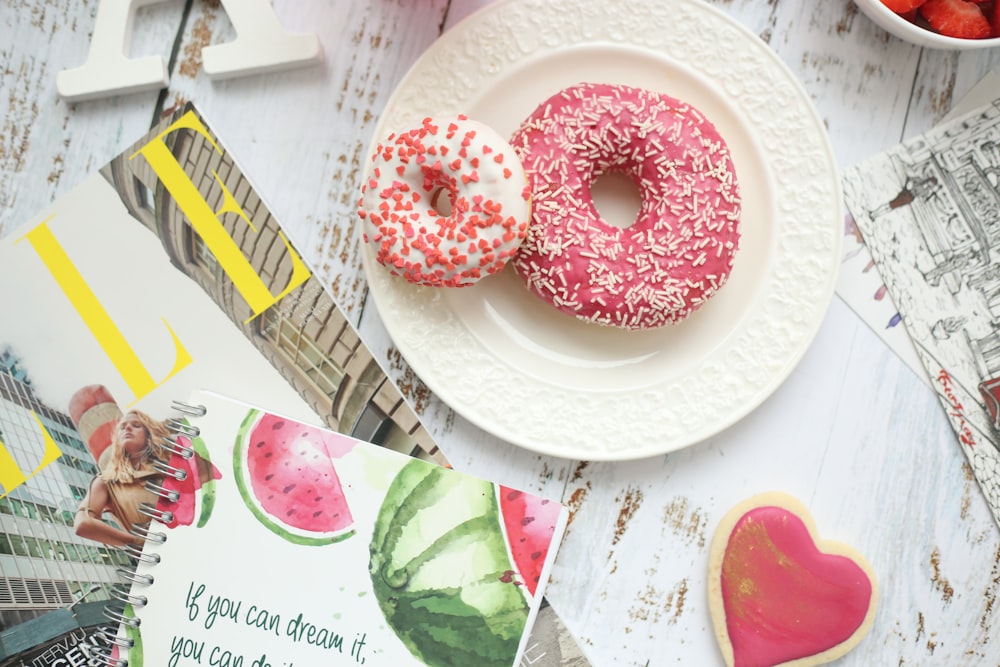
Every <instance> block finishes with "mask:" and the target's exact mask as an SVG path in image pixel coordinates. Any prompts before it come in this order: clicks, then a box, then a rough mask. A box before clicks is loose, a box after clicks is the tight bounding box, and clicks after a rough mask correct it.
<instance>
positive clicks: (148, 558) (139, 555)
mask: <svg viewBox="0 0 1000 667" xmlns="http://www.w3.org/2000/svg"><path fill="white" fill-rule="evenodd" d="M173 409H174V410H175V411H176V412H179V413H180V414H181V415H184V416H189V417H202V416H204V415H205V412H206V410H205V407H204V406H202V405H190V404H188V403H180V402H177V401H174V403H173ZM166 425H167V429H168V430H169V431H170V433H171V435H170V437H166V438H164V439H163V441H162V443H161V444H162V445H163V447H164V449H166V450H167V451H168V452H170V453H171V454H177V455H178V456H180V457H182V458H183V459H185V460H187V459H190V458H191V457H192V456H194V450H193V449H191V448H189V447H185V446H184V445H182V444H180V443H179V442H178V441H177V436H185V437H189V438H194V437H197V436H198V435H199V433H200V431H199V430H198V427H197V426H192V425H190V424H186V423H185V422H184V421H183V420H182V419H177V418H170V419H167V420H166ZM153 467H154V468H155V469H156V470H157V472H160V473H161V474H163V475H165V476H169V477H173V478H174V479H176V480H177V481H179V482H182V481H184V480H185V479H187V471H185V470H182V469H180V468H176V467H174V466H171V465H169V464H168V463H165V462H163V461H154V462H153ZM145 487H146V490H147V491H149V492H151V493H154V494H156V495H157V496H159V497H160V498H161V499H162V500H164V501H166V502H168V503H171V504H174V503H176V502H177V501H178V500H180V494H179V493H178V492H177V491H175V490H171V489H166V488H164V487H163V485H162V484H160V483H158V482H156V481H149V482H146V485H145ZM139 512H140V513H141V514H143V515H144V516H147V517H149V518H150V519H156V520H157V521H160V522H161V523H170V522H172V521H173V518H174V516H173V513H172V512H170V511H169V510H162V509H157V507H156V505H152V504H149V503H141V504H140V505H139ZM129 532H130V533H131V534H132V535H134V536H136V537H138V538H140V539H142V540H143V542H144V543H148V544H150V545H156V544H163V543H164V542H166V541H167V536H166V534H165V533H162V532H159V531H153V530H150V526H149V523H148V522H147V523H142V524H139V523H136V524H133V525H132V527H131V529H130V530H129ZM120 548H121V549H122V551H124V552H125V553H126V554H128V556H129V557H130V558H131V559H132V560H134V561H135V562H136V563H139V562H143V563H148V564H151V565H156V564H157V563H159V562H160V555H159V554H157V553H154V552H151V551H149V550H148V549H141V548H139V547H137V546H135V545H134V544H129V545H126V546H124V547H120ZM117 574H118V576H119V578H121V579H122V580H123V581H124V582H125V583H124V584H123V585H122V586H121V587H120V588H119V587H116V588H113V589H112V590H111V597H113V598H114V601H113V602H109V603H108V604H107V605H105V607H104V617H105V618H107V619H108V620H109V621H111V622H112V623H114V624H115V627H114V629H113V630H101V631H100V632H99V633H98V635H99V636H100V637H101V639H103V640H104V646H102V647H100V648H99V649H98V650H97V651H96V653H97V657H98V658H99V659H100V661H101V662H100V663H99V664H100V665H101V666H102V667H128V660H127V659H122V658H112V657H111V656H112V653H113V652H114V647H115V646H117V647H119V648H121V649H130V648H132V646H133V644H134V642H133V641H132V640H131V639H129V638H128V637H124V636H121V635H119V632H118V631H119V628H120V627H121V626H131V627H133V628H138V627H139V625H140V622H141V621H140V619H138V618H136V617H127V616H125V607H126V606H128V605H132V606H133V607H145V606H146V603H147V602H148V600H147V599H146V596H145V595H141V594H137V593H135V589H136V588H139V587H143V586H150V585H151V584H152V583H153V577H152V575H148V574H139V573H138V572H137V571H136V570H135V569H127V568H118V570H117ZM91 664H93V663H91Z"/></svg>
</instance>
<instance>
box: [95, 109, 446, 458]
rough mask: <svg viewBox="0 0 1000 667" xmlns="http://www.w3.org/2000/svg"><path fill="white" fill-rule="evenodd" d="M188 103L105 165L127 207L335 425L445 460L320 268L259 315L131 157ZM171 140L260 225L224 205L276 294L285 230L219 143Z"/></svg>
mask: <svg viewBox="0 0 1000 667" xmlns="http://www.w3.org/2000/svg"><path fill="white" fill-rule="evenodd" d="M192 110H193V108H192V107H191V106H190V105H186V106H185V107H183V108H181V109H180V110H179V111H178V112H177V113H175V114H173V115H172V116H170V117H168V118H166V119H165V120H164V121H163V122H162V123H161V124H160V126H159V129H157V130H154V131H153V132H151V133H150V134H149V135H147V137H146V138H144V139H143V140H142V141H140V142H138V143H136V144H135V145H134V146H133V147H132V148H131V149H129V150H125V151H123V152H122V153H121V154H119V156H118V157H116V158H115V159H114V160H112V161H111V162H110V163H109V164H108V165H107V166H106V167H105V168H104V169H102V170H101V173H102V174H103V175H104V177H105V178H106V179H107V180H108V181H109V182H110V183H111V185H112V186H113V187H114V189H115V190H116V191H117V192H118V194H119V196H120V197H121V200H122V202H123V204H124V205H125V208H126V209H127V210H128V212H129V214H130V215H131V216H132V217H134V218H135V219H136V220H138V221H139V222H141V223H142V224H143V225H144V226H145V227H147V228H148V229H150V230H151V231H152V232H153V233H155V234H156V235H157V237H159V239H160V241H161V242H162V244H163V247H164V249H165V251H166V252H167V255H168V256H169V258H170V260H171V262H172V263H173V265H174V266H175V267H177V268H178V269H179V270H180V271H182V272H183V273H185V274H186V275H187V276H189V277H190V278H191V279H192V280H194V281H195V282H196V283H197V284H198V285H200V286H201V287H202V288H203V289H204V290H205V292H206V293H207V294H208V295H209V296H210V297H212V299H213V300H214V301H215V302H216V303H217V304H218V306H219V307H220V308H221V309H222V310H223V311H224V312H225V313H226V314H227V315H228V317H229V318H230V319H231V320H232V322H233V324H234V325H235V326H236V327H238V328H239V329H240V330H241V331H242V332H243V333H244V334H245V335H246V337H247V338H248V339H249V340H250V341H251V342H252V343H253V345H254V346H255V347H256V348H257V349H258V350H260V352H261V354H263V355H264V356H265V357H266V358H267V359H268V360H269V361H270V362H271V364H272V365H273V366H274V367H275V368H276V369H277V370H278V371H279V372H280V373H281V374H282V376H283V377H285V378H286V379H287V380H288V382H289V383H290V384H291V385H292V386H293V387H294V388H295V389H296V390H297V391H298V392H299V394H300V395H301V396H302V397H303V398H304V399H305V400H306V401H307V402H308V403H309V404H310V405H311V406H312V408H313V409H314V410H315V411H316V413H317V414H319V415H321V416H322V417H323V419H324V421H325V422H326V424H327V425H328V426H329V427H330V428H332V429H334V430H337V431H340V432H342V433H345V434H347V435H351V436H353V437H356V438H359V439H361V440H367V441H369V442H374V443H376V444H379V445H383V446H386V447H389V448H391V449H394V450H396V451H401V452H404V453H406V454H409V455H412V456H419V457H420V458H431V459H435V460H439V462H442V463H443V462H444V459H443V458H442V457H441V455H440V453H439V451H438V449H437V447H436V445H435V444H434V441H433V440H432V438H431V437H430V434H429V433H428V432H427V431H426V429H425V428H424V427H423V426H422V424H421V423H420V421H419V419H418V417H417V416H416V413H414V411H413V410H412V408H411V407H410V406H409V404H408V403H407V402H406V401H405V399H404V398H403V397H402V395H401V394H400V392H399V390H398V388H397V387H396V386H395V385H394V384H393V383H392V381H391V380H389V378H388V377H387V376H386V374H385V372H384V371H383V369H382V367H381V366H380V365H379V363H378V362H377V361H376V360H375V359H374V357H373V356H372V353H371V351H370V350H369V349H368V347H367V346H366V345H365V343H364V341H362V340H361V338H360V336H359V335H358V332H357V331H356V330H355V328H354V327H353V326H352V325H351V324H350V322H348V321H347V319H346V318H345V316H344V314H343V312H342V311H341V310H340V308H339V307H338V306H337V304H336V303H335V302H334V301H333V300H332V297H331V296H330V295H329V293H328V292H327V291H326V290H324V288H323V286H322V284H321V283H320V281H319V279H318V278H317V277H316V276H315V275H313V276H311V277H310V278H309V279H308V280H307V281H306V282H305V283H304V284H303V285H301V286H300V287H298V288H296V289H295V291H293V292H291V293H290V294H288V295H287V296H285V297H284V298H282V299H281V300H280V301H279V302H278V303H277V304H276V305H275V306H272V307H271V308H269V309H267V310H266V311H264V312H263V313H262V314H261V315H259V316H257V317H253V313H252V311H251V310H250V307H249V306H248V305H247V303H246V301H244V300H243V298H242V297H241V296H240V295H239V293H238V291H237V290H236V289H235V288H234V286H233V283H232V281H231V280H230V279H229V277H228V276H227V275H226V273H225V272H224V271H223V270H222V269H221V268H220V266H219V263H218V262H217V261H216V258H215V257H214V256H213V255H212V253H211V252H210V251H209V249H208V247H207V246H206V244H205V243H204V242H203V241H202V240H201V238H200V236H199V235H198V234H197V233H196V232H195V231H194V229H193V228H192V227H191V225H190V224H189V222H188V221H187V219H186V217H185V215H184V213H183V212H182V211H181V209H180V207H179V206H178V205H177V203H176V202H175V201H174V199H173V197H172V196H171V194H170V193H169V192H168V191H167V189H166V188H165V187H164V185H163V184H162V182H161V181H160V179H159V178H158V177H157V175H156V174H155V173H154V172H153V170H152V168H151V167H150V166H149V164H148V163H147V162H146V160H145V159H144V158H143V157H142V156H137V157H135V158H134V159H130V156H132V155H133V154H134V153H135V152H136V151H138V150H139V148H141V146H142V145H143V144H145V143H146V142H147V141H149V137H152V136H155V135H156V134H157V133H158V132H159V131H161V130H162V129H165V128H166V127H167V125H168V124H169V123H171V122H173V121H174V120H176V118H178V117H180V116H181V115H182V114H183V113H185V112H187V111H192ZM202 122H203V123H204V121H202ZM205 125H206V127H208V125H207V123H205ZM209 131H210V132H211V129H210V128H209ZM213 140H215V138H214V136H213ZM165 141H166V143H167V145H168V146H169V147H170V150H171V152H172V153H173V155H174V156H175V158H176V159H177V161H178V163H180V164H181V165H182V167H183V169H184V171H185V173H186V174H187V176H188V177H189V178H190V179H191V181H192V182H193V183H194V184H195V185H196V186H197V188H198V190H199V192H200V193H201V195H202V197H203V198H204V199H205V200H206V201H207V202H208V204H209V205H210V206H211V207H212V210H213V211H220V210H221V209H222V208H223V197H224V194H225V193H224V190H223V188H222V187H220V186H219V183H222V184H224V186H225V188H226V190H228V192H229V193H231V195H232V197H233V199H235V203H236V204H238V205H239V207H240V208H241V209H242V210H243V211H244V212H245V213H246V215H247V217H248V218H249V219H250V221H251V222H252V224H253V229H254V230H255V231H256V233H254V232H253V231H251V230H250V228H249V226H248V225H247V224H246V221H244V220H243V219H242V218H241V217H240V216H239V215H238V214H236V213H231V212H229V213H222V214H220V215H219V220H220V221H221V222H222V224H223V225H224V226H225V228H226V230H227V231H228V232H229V234H230V236H231V237H232V238H233V240H234V241H235V242H236V243H237V245H238V246H240V249H241V250H242V252H243V254H244V256H245V257H246V258H247V259H248V261H250V263H251V264H252V266H253V267H254V269H255V270H256V272H257V273H258V275H259V276H260V277H261V278H262V279H263V280H264V282H265V283H266V284H267V285H268V287H269V289H270V290H271V293H272V294H278V293H280V292H281V291H282V290H283V289H284V287H285V286H286V285H288V283H289V277H290V276H291V274H292V260H291V256H290V254H289V251H288V248H287V246H286V244H285V243H284V242H283V241H282V240H281V239H280V238H279V231H280V226H279V224H278V222H277V221H276V220H275V219H274V218H273V217H272V215H271V213H270V211H269V210H268V209H267V207H266V206H265V205H264V204H263V203H262V202H261V200H260V198H259V197H258V195H257V193H256V192H255V191H254V190H253V188H252V187H251V185H250V183H249V181H248V180H247V179H246V178H245V177H244V176H243V174H242V173H241V172H240V170H239V168H238V167H237V166H236V164H235V163H234V161H233V158H232V157H231V156H230V155H229V154H228V153H226V152H225V151H223V150H221V148H220V147H219V146H218V143H217V141H216V144H215V145H213V144H212V142H210V141H208V140H207V139H206V138H205V137H204V136H202V135H200V134H198V133H196V132H194V131H190V130H186V129H181V130H177V131H174V132H171V133H170V134H169V135H167V137H166V138H165ZM216 179H218V181H216ZM227 203H231V202H227Z"/></svg>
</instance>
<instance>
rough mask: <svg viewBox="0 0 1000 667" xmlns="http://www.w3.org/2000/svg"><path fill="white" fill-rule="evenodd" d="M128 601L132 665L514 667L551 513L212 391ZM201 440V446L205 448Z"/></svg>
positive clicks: (192, 419)
mask: <svg viewBox="0 0 1000 667" xmlns="http://www.w3.org/2000/svg"><path fill="white" fill-rule="evenodd" d="M186 404H187V405H188V406H191V408H192V411H191V413H190V414H191V416H189V417H186V418H185V419H184V423H185V425H186V426H188V427H190V430H188V431H187V433H188V435H189V437H187V436H185V435H180V436H178V437H177V443H178V444H179V445H181V446H185V447H188V448H189V449H190V451H192V452H195V454H194V456H192V457H191V458H189V459H187V460H184V459H183V458H182V457H181V456H172V457H171V459H170V465H171V466H175V467H176V468H177V469H178V470H185V471H186V472H187V473H188V474H187V477H186V478H185V480H181V481H175V480H174V479H173V477H170V476H168V478H167V479H166V480H165V482H164V485H165V486H167V487H168V488H171V487H173V488H176V489H177V490H178V491H179V492H180V496H179V500H177V501H176V502H165V503H161V504H160V509H161V510H162V514H161V515H159V516H157V517H156V518H155V520H154V521H153V522H152V524H151V525H150V529H149V530H150V534H151V535H154V536H156V535H162V536H163V537H162V538H154V539H150V540H148V541H147V544H146V547H145V549H144V550H143V551H142V553H141V556H140V558H139V560H140V562H139V565H138V568H137V571H136V574H135V579H134V583H133V586H132V589H131V593H130V594H129V595H128V596H127V597H125V598H124V600H125V601H126V602H127V604H129V605H130V606H129V607H126V609H125V611H124V614H123V616H124V621H125V623H124V627H123V629H122V631H121V637H122V638H123V639H124V638H127V639H129V640H130V643H131V644H132V646H131V648H129V649H128V653H127V656H128V662H129V664H130V665H137V664H142V665H147V664H148V665H164V664H169V665H177V666H181V665H199V664H211V665H250V664H254V665H261V666H262V665H321V664H327V665H337V664H343V665H367V666H368V667H378V666H379V665H382V666H384V667H403V666H405V665H414V666H416V665H431V666H439V667H444V666H446V665H454V666H456V667H457V666H458V665H469V666H472V665H475V666H476V667H515V666H516V665H517V664H518V660H519V659H520V656H521V655H522V654H523V653H524V652H525V649H526V648H527V643H528V635H527V632H528V628H530V627H531V623H532V620H533V618H534V616H535V614H536V613H537V611H538V608H539V605H540V603H541V599H542V591H543V589H544V586H545V582H546V581H547V580H548V572H549V569H550V567H551V563H552V560H553V559H554V557H555V553H556V549H557V547H558V544H559V540H560V539H561V537H562V533H563V530H564V528H565V525H566V519H567V515H568V512H567V511H566V508H565V507H563V506H562V505H561V504H559V503H558V502H555V501H550V500H548V499H545V498H543V497H540V496H536V495H533V494H530V493H525V492H522V491H519V490H516V489H512V488H509V487H505V486H501V485H499V484H495V483H493V482H490V481H487V480H483V479H479V478H477V477H473V476H471V475H467V474H464V473H461V472H458V471H456V470H452V469H450V468H446V467H443V466H439V465H436V464H434V463H431V462H428V461H421V460H418V459H414V458H412V457H409V456H406V455H404V454H400V453H398V452H393V451H391V450H389V449H387V448H385V447H378V446H375V445H372V444H370V443H367V442H364V441H361V440H356V439H354V438H350V437H348V436H345V435H343V434H340V433H335V432H333V431H329V430H326V429H322V428H319V427H315V426H311V425H307V424H303V423H301V422H297V421H295V420H293V419H290V418H288V417H286V416H283V415H278V414H274V413H272V412H270V411H269V410H267V409H266V408H262V407H261V406H251V405H248V404H246V403H242V402H239V401H234V400H232V399H229V398H228V397H224V396H220V395H218V394H215V393H213V392H204V391H202V392H196V394H194V395H193V396H192V397H191V398H190V399H188V400H187V401H186ZM195 433H197V435H195Z"/></svg>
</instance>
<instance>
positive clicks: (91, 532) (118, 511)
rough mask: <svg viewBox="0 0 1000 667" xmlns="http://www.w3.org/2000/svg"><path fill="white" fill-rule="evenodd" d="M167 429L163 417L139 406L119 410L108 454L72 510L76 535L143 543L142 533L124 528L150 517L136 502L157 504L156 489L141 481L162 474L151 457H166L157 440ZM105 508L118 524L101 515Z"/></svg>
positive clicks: (116, 543) (110, 541) (115, 542)
mask: <svg viewBox="0 0 1000 667" xmlns="http://www.w3.org/2000/svg"><path fill="white" fill-rule="evenodd" d="M168 435H169V432H168V430H167V427H166V425H165V424H164V423H163V422H161V421H159V420H157V419H153V418H152V417H150V416H149V415H147V414H146V413H144V412H141V411H139V410H130V411H128V412H126V413H125V414H124V415H122V417H121V419H119V420H118V423H117V424H116V425H115V429H114V431H113V433H112V436H111V446H110V447H109V450H108V452H107V456H102V457H101V459H102V461H101V472H100V474H98V475H97V476H96V477H94V479H93V480H92V481H91V483H90V489H89V490H88V491H87V495H86V496H85V497H84V499H83V502H82V503H81V504H80V507H79V509H77V511H76V517H75V518H74V521H73V528H74V529H75V530H76V534H77V535H79V536H80V537H85V538H87V539H91V540H96V541H98V542H103V543H104V544H107V545H109V546H125V545H128V544H135V545H141V544H142V541H143V539H142V538H141V537H137V536H135V535H132V534H131V533H130V532H128V528H129V527H131V526H132V524H136V523H138V524H145V523H148V522H149V518H148V517H147V516H145V515H144V514H142V513H141V512H140V511H139V508H140V505H141V504H142V503H148V504H150V505H155V504H156V501H157V495H156V494H154V493H153V492H151V491H149V490H147V489H146V482H148V481H149V480H150V479H151V478H153V479H156V478H160V477H162V473H160V472H159V471H157V470H156V469H155V468H154V467H153V462H154V461H166V460H167V459H168V458H169V452H168V451H167V450H166V448H165V447H164V446H163V445H162V444H161V443H162V442H163V440H164V438H166V437H167V436H168ZM104 512H108V513H110V514H111V515H112V516H113V517H114V518H115V521H116V522H117V523H118V526H113V525H111V524H109V523H106V522H105V521H104V520H103V519H102V518H101V516H102V515H103V514H104ZM119 526H120V527H119Z"/></svg>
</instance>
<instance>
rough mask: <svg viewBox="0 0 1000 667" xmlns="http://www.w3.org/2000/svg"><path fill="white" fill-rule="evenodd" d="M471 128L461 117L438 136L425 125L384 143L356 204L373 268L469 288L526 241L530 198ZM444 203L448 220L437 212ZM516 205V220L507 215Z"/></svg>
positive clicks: (501, 155) (424, 282)
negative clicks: (372, 255) (375, 262)
mask: <svg viewBox="0 0 1000 667" xmlns="http://www.w3.org/2000/svg"><path fill="white" fill-rule="evenodd" d="M470 124H471V121H468V119H467V118H466V117H464V116H459V117H458V119H457V121H455V122H450V123H448V125H447V128H446V129H445V130H444V131H441V129H440V125H438V124H436V123H435V122H434V121H433V120H432V119H431V118H426V119H424V121H423V123H422V124H421V126H420V127H419V128H415V129H412V130H410V131H408V132H404V133H400V134H395V133H394V134H391V135H389V137H388V138H387V139H386V140H385V142H383V143H381V144H379V145H378V147H377V150H376V151H375V155H374V156H373V158H372V166H371V170H370V173H369V177H368V178H367V179H366V182H365V183H364V185H363V186H362V189H361V192H362V195H361V200H360V201H359V203H358V215H359V216H360V217H361V219H362V222H363V223H364V225H365V232H364V238H365V241H366V242H368V243H370V244H371V245H372V246H373V247H374V248H375V249H376V259H377V260H378V262H379V263H381V264H383V265H384V266H386V267H388V268H389V269H390V270H391V271H392V272H393V273H395V274H396V275H399V276H402V277H403V278H405V279H406V280H409V281H410V282H413V283H417V284H421V285H429V286H436V287H462V286H467V285H471V284H473V283H475V282H476V281H478V280H479V279H480V278H482V277H484V276H487V275H490V274H493V273H496V272H498V271H500V270H501V269H502V268H503V267H504V266H505V265H506V264H507V262H508V261H509V260H510V258H511V257H512V256H513V255H514V253H515V252H516V251H517V249H518V247H519V246H520V244H521V242H522V241H523V240H524V238H525V236H526V235H527V228H528V212H529V209H530V206H529V204H528V201H529V199H530V191H529V190H528V189H527V186H524V187H520V184H518V186H513V184H512V183H508V182H507V181H510V179H512V178H513V177H514V172H513V171H512V170H511V168H510V167H509V166H507V165H505V164H504V160H505V158H504V155H505V152H503V151H502V150H500V148H499V147H495V146H491V145H489V144H488V143H485V141H484V140H483V137H482V136H481V135H483V134H485V131H483V129H482V127H479V126H478V124H476V126H473V127H470ZM476 127H479V129H478V130H477V129H476ZM477 137H478V139H477ZM506 150H508V151H509V150H510V149H509V147H507V148H506ZM511 155H512V156H513V153H511ZM513 159H514V160H515V161H516V158H513ZM517 166H518V169H519V170H520V167H519V163H518V165H517ZM522 178H523V176H522ZM512 186H513V187H512ZM505 190H507V191H508V192H514V193H515V199H516V201H513V202H512V201H510V200H511V196H510V194H507V193H505V192H504V191H505ZM445 197H446V198H447V200H446V201H447V204H448V206H449V207H450V211H449V212H447V214H444V213H442V212H439V211H440V209H442V208H445V207H444V206H443V204H444V202H445V200H444V198H445ZM515 204H516V205H519V206H520V209H521V210H520V212H519V213H518V212H516V211H515V213H514V214H509V213H508V212H506V211H505V206H506V207H507V208H508V209H510V208H511V206H513V205H515Z"/></svg>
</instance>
